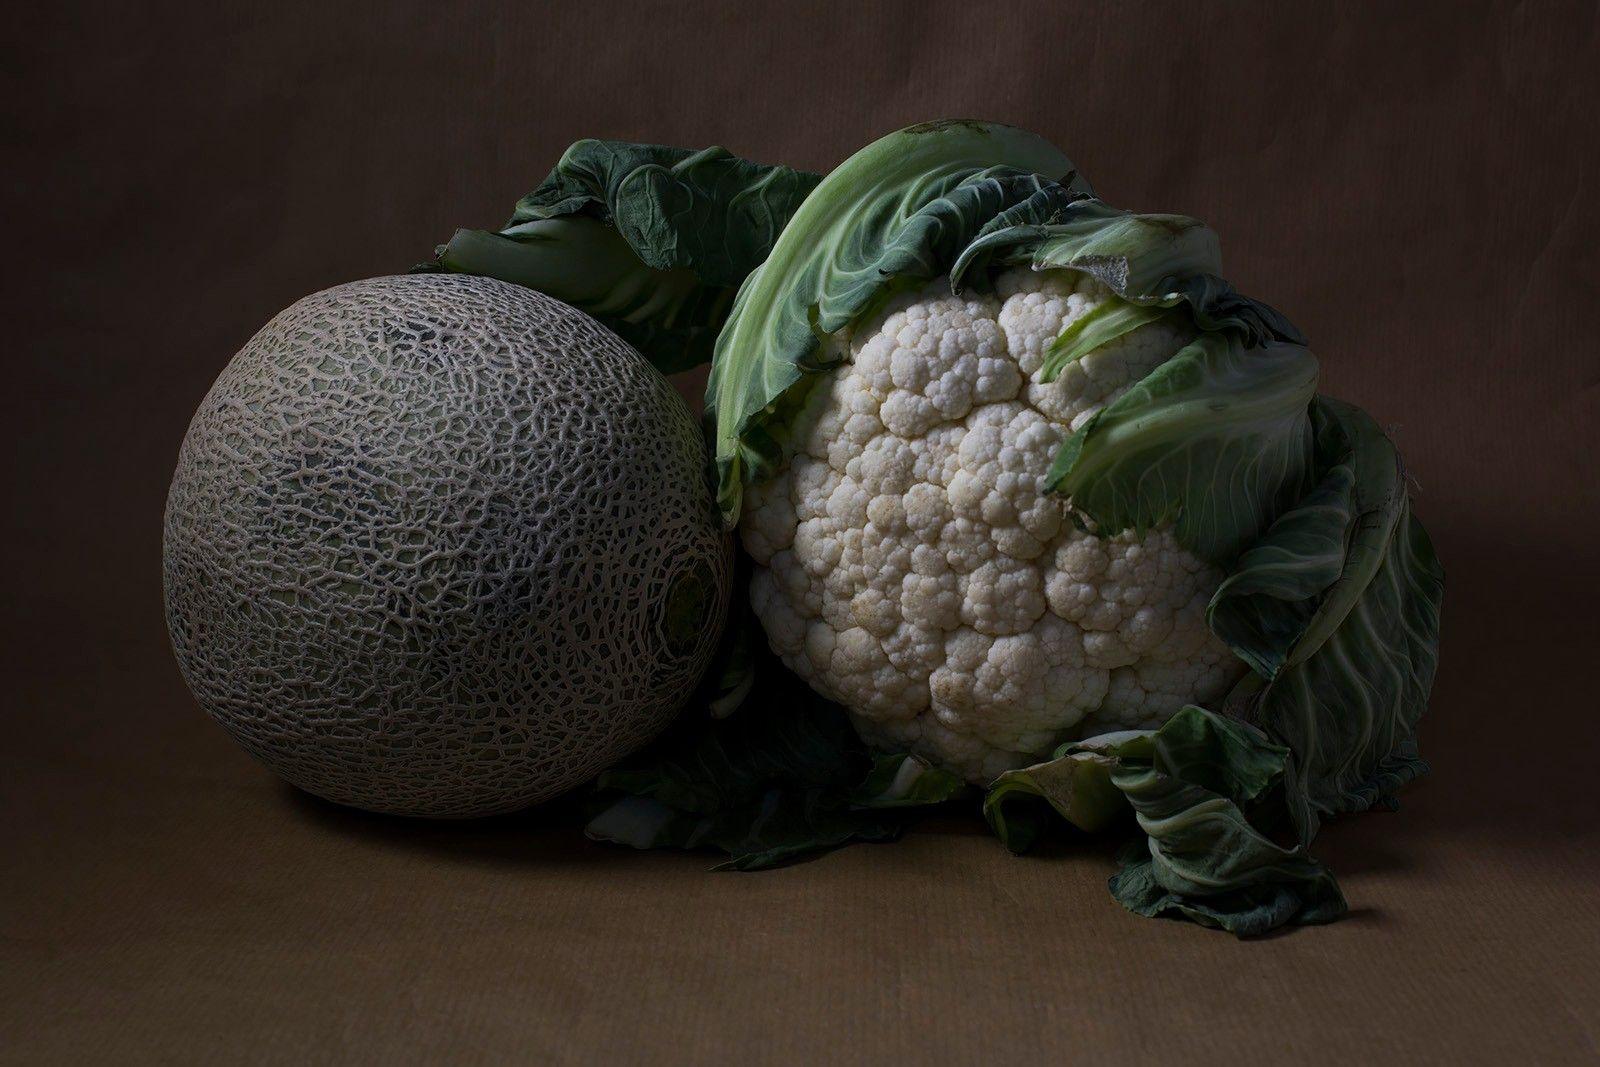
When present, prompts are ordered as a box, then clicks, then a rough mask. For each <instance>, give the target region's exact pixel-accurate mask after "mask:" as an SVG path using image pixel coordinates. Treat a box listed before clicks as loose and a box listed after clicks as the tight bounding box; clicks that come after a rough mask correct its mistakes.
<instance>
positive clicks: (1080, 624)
mask: <svg viewBox="0 0 1600 1067" xmlns="http://www.w3.org/2000/svg"><path fill="white" fill-rule="evenodd" d="M1113 299H1115V298H1114V296H1113V294H1112V293H1111V292H1110V291H1109V290H1108V289H1106V288H1105V287H1104V286H1102V285H1101V284H1100V283H1099V282H1097V281H1095V280H1093V279H1092V278H1090V277H1089V276H1088V275H1086V274H1082V273H1078V272H1071V271H1044V272H1036V271H1033V270H1029V269H1026V268H1017V269H1011V270H1008V271H1005V272H1003V273H1001V274H1000V275H999V276H998V277H997V279H996V283H995V292H994V294H993V295H992V296H988V295H984V296H978V295H960V296H955V295H951V287H950V282H949V279H948V278H938V279H935V280H933V281H932V282H929V283H928V284H926V285H924V286H923V287H922V288H921V289H919V290H916V291H912V292H908V293H904V294H902V295H900V296H899V297H897V298H896V299H894V300H893V301H891V302H890V303H889V305H888V306H887V307H886V308H885V309H884V310H883V311H882V312H880V313H879V314H877V315H876V316H873V317H872V318H870V319H869V320H867V321H864V322H862V323H861V324H860V325H859V326H858V327H857V328H855V329H853V330H849V331H845V332H844V333H842V334H841V335H839V336H838V337H837V338H836V339H835V340H834V341H833V342H832V343H834V344H837V345H839V346H841V347H840V348H839V349H838V350H837V352H836V354H837V355H839V356H840V357H842V359H843V362H842V363H841V365H840V366H839V368H838V369H837V370H836V371H835V372H834V374H833V377H832V378H831V380H829V381H827V382H825V383H824V384H822V385H821V386H819V387H818V389H817V390H816V393H815V394H814V395H813V398H812V401H811V403H810V405H809V407H808V409H807V411H806V413H805V415H804V416H803V418H802V419H801V421H800V422H799V423H798V424H797V425H796V427H795V429H794V434H793V439H792V456H791V457H790V459H789V461H788V462H787V464H786V465H785V466H783V467H782V468H781V470H780V471H779V473H778V474H777V476H776V477H774V478H772V479H771V480H769V481H766V482H764V483H761V484H758V485H756V486H754V487H752V489H751V490H750V492H749V495H748V497H747V499H746V502H745V508H744V515H743V518H742V521H741V524H740V534H741V538H742V540H743V542H744V546H745V548H746V550H747V551H748V552H749V554H750V556H751V558H752V560H753V561H754V562H755V564H756V567H755V569H754V572H753V574H752V577H751V582H750V598H751V603H752V605H753V607H754V609H755V613H756V615H757V617H758V618H759V619H760V620H761V623H762V625H763V626H764V628H765V629H766V632H767V636H768V640H769V641H770V643H771V646H772V648H773V650H774V652H776V653H777V654H778V655H779V656H780V657H782V659H783V661H784V663H786V664H787V665H788V666H789V667H790V668H791V669H792V670H794V671H795V672H796V673H797V674H799V675H800V676H801V677H802V678H804V679H805V680H806V681H807V682H809V683H810V684H811V686H812V687H813V688H815V689H816V690H817V691H818V692H820V693H822V694H823V695H824V696H827V697H828V698H830V699H832V700H835V701H837V702H838V703H840V704H842V705H844V706H845V707H846V708H847V709H848V710H849V712H850V714H851V716H852V718H853V719H854V721H855V723H856V727H857V729H858V730H859V731H860V732H861V734H862V735H863V737H865V738H866V739H867V740H868V741H869V742H871V743H873V744H876V745H880V746H883V747H886V748H890V749H893V750H897V751H909V752H912V753H915V754H917V755H919V756H921V757H923V758H925V759H927V760H929V761H931V762H934V763H936V764H939V765H943V766H946V767H949V768H951V769H952V770H955V771H957V772H959V773H960V774H962V775H963V776H964V777H966V778H967V779H969V780H971V781H974V782H987V781H989V780H991V779H993V778H994V777H995V776H996V775H998V774H1000V773H1001V772H1003V771H1006V770H1009V769H1011V768H1014V767H1018V766H1021V765H1024V764H1027V763H1031V762H1035V761H1036V760H1038V759H1039V758H1041V757H1046V756H1048V755H1049V753H1050V752H1051V750H1052V749H1054V748H1055V747H1056V746H1057V745H1059V744H1060V743H1061V742H1062V741H1064V740H1067V739H1070V738H1074V737H1078V736H1087V735H1092V734H1097V733H1104V732H1108V731H1111V730H1120V729H1128V728H1135V727H1156V726H1159V725H1160V724H1161V723H1162V722H1163V721H1165V720H1166V718H1167V717H1168V716H1170V715H1171V714H1172V713H1173V712H1175V711H1177V710H1178V709H1179V708H1180V707H1182V706H1183V705H1185V704H1187V703H1192V702H1193V703H1207V702H1210V701H1213V700H1215V699H1216V698H1218V697H1220V696H1222V695H1223V694H1224V693H1225V692H1227V690H1228V689H1229V688H1230V687H1231V686H1232V685H1233V684H1234V683H1235V682H1236V681H1237V680H1238V679H1239V678H1240V677H1241V676H1242V675H1243V674H1244V672H1245V666H1244V664H1243V663H1242V662H1241V661H1240V660H1239V659H1238V658H1237V657H1235V656H1234V655H1232V653H1231V652H1230V651H1229V649H1228V648H1227V646H1226V645H1224V644H1223V643H1222V642H1221V641H1220V640H1219V639H1218V638H1217V637H1216V636H1215V635H1214V634H1213V633H1212V632H1211V630H1210V629H1208V628H1207V625H1206V618H1205V608H1206V603H1207V601H1208V599H1209V598H1210V596H1211V594H1212V592H1213V591H1215V589H1216V588H1217V586H1218V584H1219V583H1220V582H1221V580H1222V574H1221V573H1220V572H1219V571H1218V570H1216V569H1215V568H1213V567H1211V566H1209V565H1208V564H1206V563H1205V562H1204V561H1203V560H1201V559H1199V558H1198V557H1196V556H1195V555H1193V554H1191V553H1190V552H1188V551H1186V550H1185V549H1184V548H1182V547H1181V546H1180V545H1179V544H1178V542H1177V540H1176V538H1175V537H1174V536H1173V533H1172V531H1171V530H1170V529H1166V528H1158V529H1156V530H1153V531H1151V532H1149V533H1148V534H1146V535H1144V536H1139V535H1136V534H1135V533H1133V532H1132V531H1128V532H1124V533H1119V534H1117V535H1115V536H1112V537H1107V538H1102V537H1098V536H1096V535H1095V533H1093V532H1092V531H1091V530H1088V529H1086V528H1085V524H1084V522H1083V521H1082V520H1081V519H1080V518H1078V517H1076V516H1075V515H1074V512H1073V509H1072V507H1071V502H1070V501H1068V500H1066V499H1063V498H1062V497H1060V496H1058V495H1054V494H1050V493H1046V492H1045V491H1044V490H1043V488H1042V482H1043V479H1044V475H1045V473H1046V472H1047V471H1048V469H1049V467H1050V463H1051V460H1052V457H1053V456H1054V455H1055V452H1056V450H1057V448H1058V447H1059V446H1060V444H1061V442H1062V441H1063V440H1064V439H1065V438H1066V437H1067V436H1068V435H1069V434H1071V433H1072V432H1073V431H1075V430H1077V429H1078V428H1079V427H1081V426H1082V425H1083V423H1084V422H1085V421H1086V420H1087V419H1089V418H1090V417H1091V416H1092V415H1093V414H1094V413H1095V412H1097V411H1099V410H1100V409H1101V408H1103V407H1105V406H1106V405H1108V404H1110V403H1112V402H1113V401H1115V400H1116V399H1117V398H1118V397H1120V396H1121V395H1122V394H1123V393H1124V392H1125V391H1126V390H1127V389H1128V388H1129V387H1130V386H1132V385H1133V384H1134V383H1136V382H1138V381H1139V380H1140V379H1142V378H1144V377H1145V375H1147V374H1148V373H1149V372H1150V371H1151V370H1153V369H1154V368H1155V367H1157V366H1158V365H1160V364H1161V363H1163V362H1165V361H1166V360H1167V359H1169V358H1170V357H1171V356H1172V355H1174V354H1175V353H1176V352H1177V351H1178V350H1179V349H1180V348H1182V347H1183V346H1184V345H1185V344H1187V343H1188V341H1189V340H1190V339H1191V338H1192V336H1193V334H1192V332H1190V331H1189V330H1188V329H1186V328H1183V327H1179V326H1175V325H1173V324H1172V323H1171V320H1166V319H1163V320H1158V321H1154V322H1151V323H1148V324H1146V325H1144V326H1142V327H1140V328H1139V329H1137V330H1134V331H1132V332H1131V333H1128V334H1126V335H1124V336H1122V337H1120V338H1118V339H1117V340H1115V341H1113V342H1112V343H1110V344H1107V345H1105V346H1103V347H1101V348H1098V349H1096V350H1095V351H1093V352H1091V353H1089V354H1088V355H1086V356H1084V357H1083V358H1082V359H1080V360H1077V361H1076V362H1073V363H1069V364H1068V365H1067V366H1066V367H1065V369H1064V370H1063V371H1062V373H1061V374H1060V376H1059V377H1058V378H1056V380H1054V381H1052V382H1043V381H1040V380H1039V374H1038V371H1039V369H1040V365H1041V363H1042V362H1043V360H1044V357H1045V353H1046V351H1047V349H1048V348H1049V346H1050V344H1051V342H1052V341H1053V340H1055V338H1057V337H1059V336H1060V335H1061V333H1062V331H1063V330H1065V329H1066V328H1067V327H1068V326H1069V325H1070V324H1072V323H1073V322H1074V321H1076V320H1078V319H1080V318H1082V317H1083V316H1085V315H1088V314H1089V313H1090V312H1092V311H1093V310H1094V309H1096V308H1097V307H1099V306H1100V305H1102V304H1103V303H1105V302H1106V301H1109V300H1113Z"/></svg>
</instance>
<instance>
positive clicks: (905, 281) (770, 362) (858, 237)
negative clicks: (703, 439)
mask: <svg viewBox="0 0 1600 1067" xmlns="http://www.w3.org/2000/svg"><path fill="white" fill-rule="evenodd" d="M1055 179H1060V181H1057V180H1055ZM1087 194H1088V186H1087V184H1086V183H1084V182H1083V181H1082V180H1081V179H1079V178H1078V177H1077V173H1076V170H1075V169H1074V168H1073V166H1072V162H1071V161H1070V160H1068V159H1067V158H1066V156H1064V155H1062V154H1061V153H1060V152H1059V151H1058V150H1056V149H1055V148H1054V147H1053V146H1051V145H1050V144H1049V143H1048V142H1046V141H1044V140H1043V139H1042V138H1039V137H1037V136H1035V135H1034V134H1031V133H1027V132H1026V131H1023V130H1018V129H1015V128H1013V127H1010V126H1000V125H995V124H989V123H975V122H951V123H933V124H928V125H923V126H913V127H910V128H909V129H905V130H901V131H899V132H898V133H893V134H890V135H889V136H887V137H885V138H882V139H881V140H879V141H876V142H874V143H873V144H871V145H868V146H867V147H866V148H864V149H862V150H861V151H859V152H857V153H856V154H855V155H853V156H851V157H850V158H849V159H848V160H846V161H845V162H844V163H842V164H840V165H839V167H838V168H836V169H835V170H834V171H833V172H832V173H830V174H829V175H828V176H827V177H826V178H825V179H823V181H822V184H821V185H819V186H818V187H817V189H816V191H815V192H814V193H812V195H811V196H810V197H809V198H807V200H806V201H805V203H804V204H802V205H801V206H800V209H799V210H798V211H796V212H795V214H794V217H793V219H791V220H790V223H789V225H788V227H787V228H786V229H785V230H784V231H783V234H782V236H780V237H779V238H778V241H777V243H776V245H775V246H774V247H773V249H772V253H771V255H770V256H768V257H767V259H766V261H765V262H764V263H763V264H762V265H761V266H760V267H759V268H758V269H757V270H756V271H755V272H754V273H752V274H751V275H750V277H749V278H748V279H747V280H746V281H745V283H744V286H743V287H742V288H741V289H740V290H739V296H738V300H737V301H736V303H735V304H734V308H733V312H732V314H731V315H730V316H729V318H728V323H727V326H726V327H725V328H724V330H723V331H722V334H721V336H720V337H719V338H718V339H717V347H716V356H715V359H714V360H713V362H712V369H711V381H710V384H709V386H708V389H707V393H706V407H707V411H708V412H709V413H710V415H711V417H712V419H713V421H714V424H715V436H716V459H717V469H718V478H719V489H718V499H719V502H720V504H721V507H722V511H723V517H724V520H725V521H726V522H727V523H728V524H729V525H732V524H733V523H734V522H736V521H737V520H738V516H739V508H740V501H741V496H742V492H743V488H742V487H743V485H745V484H747V483H749V482H753V481H756V480H759V479H761V478H764V477H766V476H767V475H768V474H770V473H771V472H772V471H774V470H775V469H776V468H777V466H778V465H779V464H780V463H781V462H782V459H783V454H784V432H785V430H786V427H787V423H788V421H789V419H790V418H792V416H793V414H794V413H795V411H796V410H797V409H798V408H799V406H800V402H801V400H802V399H803V396H804V388H803V387H804V384H805V383H806V381H807V379H814V378H815V376H818V375H820V374H822V373H823V372H824V371H826V370H828V369H829V368H830V367H832V366H833V365H834V364H836V363H837V362H838V360H839V359H840V358H841V355H840V353H839V352H838V351H837V349H836V347H833V346H829V345H827V344H825V343H824V340H825V339H826V338H828V337H829V336H831V335H833V334H835V333H837V332H838V331H840V330H842V329H843V328H844V327H846V326H848V325H850V324H851V323H852V322H854V321H856V320H857V319H858V318H861V317H863V316H865V315H867V314H869V313H870V312H871V311H872V310H873V309H874V308H876V307H878V306H881V304H882V303H883V301H885V300H886V299H888V297H889V296H890V295H891V294H892V293H893V292H895V291H896V290H897V289H900V288H904V287H906V286H909V285H913V284H917V283H920V282H924V281H927V280H929V279H932V278H935V277H938V276H939V275H941V274H944V273H945V272H946V271H948V270H949V268H950V266H951V264H953V263H954V262H955V261H956V257H957V256H958V255H959V254H960V252H961V250H962V249H963V248H964V247H965V246H966V245H967V244H968V243H969V242H970V241H971V240H972V239H973V238H974V237H975V236H977V235H978V234H980V233H982V232H984V230H985V227H988V226H992V225H1002V226H1005V227H1010V226H1013V225H1017V224H1020V223H1024V222H1037V221H1042V220H1044V219H1046V218H1052V217H1054V216H1055V214H1056V213H1058V212H1059V211H1060V210H1061V209H1062V208H1064V207H1065V206H1066V205H1067V204H1069V203H1071V202H1072V201H1074V200H1076V199H1079V198H1081V197H1083V196H1085V195H1087Z"/></svg>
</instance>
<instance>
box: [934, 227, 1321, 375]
mask: <svg viewBox="0 0 1600 1067" xmlns="http://www.w3.org/2000/svg"><path fill="white" fill-rule="evenodd" d="M1021 264H1026V265H1027V266H1029V267H1031V268H1032V269H1034V270H1072V271H1078V272H1079V273H1083V274H1087V275H1089V276H1090V277H1092V278H1094V279H1095V280H1097V281H1099V282H1100V283H1101V284H1102V285H1104V286H1106V288H1108V289H1110V290H1111V291H1112V292H1113V293H1115V294H1116V295H1117V296H1118V297H1119V298H1121V300H1123V301H1125V302H1127V303H1132V304H1137V305H1139V306H1142V307H1146V308H1151V309H1154V308H1173V307H1177V306H1179V305H1185V306H1186V308H1187V311H1188V314H1189V316H1190V318H1191V319H1192V320H1193V321H1194V323H1195V325H1196V326H1198V327H1199V328H1200V329H1202V330H1205V331H1208V332H1218V333H1227V334H1230V335H1232V336H1234V337H1235V338H1237V339H1238V340H1239V341H1240V342H1242V343H1243V344H1244V346H1245V347H1246V348H1259V347H1262V346H1263V345H1268V344H1271V343H1273V342H1275V341H1281V342H1285V343H1288V344H1296V345H1304V344H1305V343H1306V342H1305V338H1304V337H1303V336H1301V334H1300V331H1299V330H1297V329H1295V327H1294V324H1293V323H1291V322H1289V320H1288V319H1286V318H1284V317H1283V315H1281V314H1279V313H1278V312H1277V311H1275V310H1274V309H1272V308H1271V307H1268V306H1267V305H1266V304H1263V303H1261V302H1260V301H1258V300H1251V299H1249V298H1248V297H1244V296H1241V295H1239V294H1238V293H1237V292H1235V291H1234V289H1233V287H1232V286H1231V285H1229V284H1228V283H1227V282H1226V281H1224V280H1223V279H1222V277H1221V276H1220V273H1221V270H1222V253H1221V249H1220V246H1219V245H1218V242H1217V236H1216V234H1215V233H1213V232H1212V231H1211V230H1210V229H1209V228H1208V227H1206V225H1205V224H1204V223H1202V222H1200V221H1199V220H1197V219H1192V218H1189V217H1187V216H1185V215H1141V214H1134V213H1132V212H1128V211H1123V210H1121V209H1119V208H1114V207H1111V206H1109V205H1107V204H1104V203H1102V202H1101V201H1099V200H1094V199H1081V200H1076V201H1073V202H1072V203H1070V204H1067V205H1065V206H1063V207H1061V208H1060V209H1059V210H1057V211H1056V212H1055V213H1054V214H1053V215H1052V217H1051V218H1049V219H1047V220H1044V221H1043V222H1042V223H1036V224H1031V225H1030V224H1020V225H1011V226H1004V227H999V226H997V227H993V228H991V229H989V230H988V231H986V232H985V233H984V234H983V235H981V236H980V237H979V238H978V239H977V240H975V241H973V242H972V243H971V244H970V245H968V246H967V247H966V249H965V250H963V251H962V253H961V256H960V257H959V258H958V259H957V260H956V264H955V266H954V267H953V268H952V269H951V281H952V283H953V284H954V285H956V286H957V287H960V286H963V285H966V284H967V283H968V282H969V281H971V280H973V279H974V278H975V277H978V276H984V277H986V276H988V275H991V274H993V273H994V272H995V271H997V270H999V269H1000V268H1001V267H1005V266H1016V265H1021ZM1126 314H1132V313H1131V312H1128V313H1126ZM1046 380H1049V379H1046Z"/></svg>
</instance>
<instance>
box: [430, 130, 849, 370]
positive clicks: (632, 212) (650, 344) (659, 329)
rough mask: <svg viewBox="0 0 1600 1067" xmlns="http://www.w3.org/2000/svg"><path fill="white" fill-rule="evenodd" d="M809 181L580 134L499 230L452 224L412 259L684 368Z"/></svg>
mask: <svg viewBox="0 0 1600 1067" xmlns="http://www.w3.org/2000/svg"><path fill="white" fill-rule="evenodd" d="M818 181H820V178H819V177H818V176H816V175H814V174H806V173H804V172H801V171H795V170H791V169H790V168H788V167H778V166H766V165H763V164H757V163H751V162H749V161H748V160H743V159H739V158H738V157H736V156H733V155H730V154H729V153H728V152H727V151H726V150H724V149H721V148H708V149H704V150H702V151H699V152H692V151H689V150H688V149H682V148H665V147H662V146H660V145H640V144H627V143H622V142H611V141H594V140H587V141H579V142H577V143H576V144H574V145H573V146H572V147H571V148H569V149H567V151H566V153H565V154H564V155H563V156H562V158H561V161H560V162H559V163H558V164H557V166H556V168H555V169H554V170H553V171H552V172H551V173H550V175H549V177H547V178H546V179H545V180H544V182H543V183H542V184H541V185H540V186H539V188H538V189H536V190H534V191H533V192H532V193H530V194H528V195H527V196H525V197H523V198H522V200H521V201H519V202H518V204H517V207H516V211H515V212H514V213H513V215H512V217H511V220H510V221H509V222H508V223H506V225H505V226H504V227H503V228H502V229H501V230H500V231H499V232H497V233H490V232H487V231H484V230H457V231H456V234H455V236H454V237H452V238H451V240H450V241H449V243H448V244H445V245H443V246H441V247H440V248H439V249H438V250H437V253H436V256H435V259H434V261H433V262H430V263H425V264H421V265H420V266H419V267H417V268H415V269H417V270H443V271H454V272H458V273H466V274H479V275H483V276H486V277H491V278H499V279H501V280H502V281H508V282H513V283H515V284H517V285H524V286H527V287H528V288H530V289H537V290H539V291H540V292H543V293H546V294H548V295H550V296H553V297H555V298H556V299H558V300H561V301H563V302H565V303H567V304H570V305H572V306H573V307H576V308H578V309H579V310H581V311H584V312H586V313H588V314H590V315H592V316H594V317H595V318H596V319H598V320H599V321H600V322H602V323H604V324H605V325H606V326H607V327H609V328H610V329H612V330H613V331H614V332H616V333H617V335H618V336H620V337H621V338H622V339H623V340H625V341H627V342H628V343H629V344H631V345H633V346H634V347H635V348H636V349H638V350H639V351H640V352H641V353H643V354H644V356H645V357H646V358H648V359H649V360H650V362H651V363H652V364H654V365H655V366H656V367H657V368H658V369H660V370H661V371H663V372H664V373H671V372H674V371H678V370H685V369H687V368H689V367H693V366H696V365H698V364H701V363H705V362H707V361H708V360H709V359H710V358H711V354H712V351H713V347H714V344H715V341H716V337H717V334H718V332H719V331H720V330H721V328H722V324H723V321H724V320H725V319H726V317H727V314H728V312H729V310H730V309H731V308H732V306H733V299H734V294H735V289H736V287H737V286H738V284H739V283H740V282H741V281H742V280H743V279H744V277H745V275H746V274H748V273H749V272H750V271H751V270H753V269H754V268H755V267H756V265H758V264H759V263H760V262H761V261H762V260H763V259H764V258H766V255H767V253H768V252H769V251H770V250H771V248H772V244H773V242H774V241H776V239H777V236H778V234H779V233H780V232H781V231H782V230H783V227H784V226H785V225H786V224H787V222H788V220H789V218H790V217H791V216H792V215H793V214H794V212H795V210H796V209H797V208H798V207H799V206H800V204H801V202H802V201H804V199H805V198H806V196H807V195H808V194H809V193H810V192H811V190H812V189H813V188H815V186H816V184H817V182H818Z"/></svg>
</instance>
